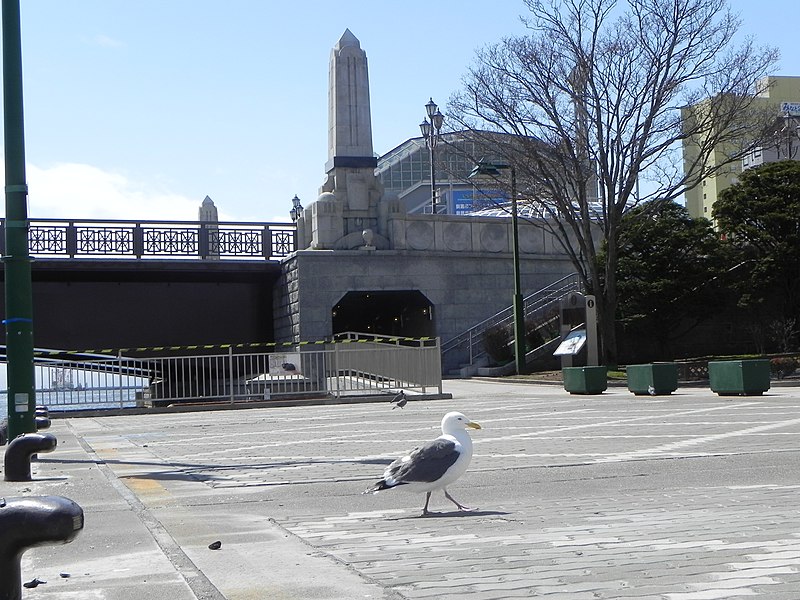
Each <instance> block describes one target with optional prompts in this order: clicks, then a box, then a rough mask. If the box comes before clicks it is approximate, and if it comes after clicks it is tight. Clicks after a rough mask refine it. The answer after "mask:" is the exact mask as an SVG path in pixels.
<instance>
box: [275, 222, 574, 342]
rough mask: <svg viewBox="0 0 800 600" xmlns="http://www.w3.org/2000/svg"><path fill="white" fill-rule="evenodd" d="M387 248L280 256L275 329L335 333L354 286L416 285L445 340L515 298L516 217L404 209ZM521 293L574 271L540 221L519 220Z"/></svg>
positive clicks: (284, 334)
mask: <svg viewBox="0 0 800 600" xmlns="http://www.w3.org/2000/svg"><path fill="white" fill-rule="evenodd" d="M389 230H390V232H391V238H390V242H391V244H392V249H390V250H376V249H372V250H366V249H364V248H363V246H364V245H365V243H364V242H363V241H362V242H361V246H362V247H360V248H356V249H352V250H310V249H309V250H301V251H298V252H296V253H295V254H294V255H292V256H291V257H289V258H287V259H285V260H284V261H283V274H282V276H281V280H280V282H279V284H278V286H276V290H275V299H274V306H275V317H276V318H275V336H276V340H278V341H285V342H289V341H292V342H299V341H315V340H319V339H323V338H328V337H330V336H331V335H332V334H333V329H332V316H331V311H332V310H333V307H334V306H336V304H337V302H339V300H341V298H342V297H343V296H344V295H345V294H346V293H347V292H350V291H390V290H417V291H419V292H421V293H422V294H424V295H425V296H426V297H427V298H428V299H429V300H430V301H431V303H432V304H433V306H434V310H433V319H434V330H435V332H436V335H437V336H439V337H441V338H442V340H443V341H446V340H448V339H450V338H451V337H454V336H455V335H458V334H459V333H461V332H463V331H464V330H466V329H468V328H470V327H471V326H473V325H475V324H476V323H478V322H480V321H482V320H483V319H486V318H488V317H490V316H492V315H493V314H495V313H496V312H498V311H500V310H502V309H504V308H506V307H507V306H509V305H510V304H511V298H512V294H513V259H512V254H511V242H510V240H511V220H510V219H498V218H484V219H477V218H473V217H453V216H445V215H438V216H433V215H403V216H402V217H398V218H394V219H391V220H390V227H389ZM520 271H521V280H522V292H523V295H527V294H530V293H532V292H534V291H536V290H539V289H541V288H543V287H545V286H546V285H548V284H549V283H551V282H553V281H556V280H558V279H560V278H562V277H564V276H566V275H569V274H570V273H572V272H574V269H573V268H572V265H571V263H570V262H569V259H568V258H567V256H566V255H565V254H564V253H563V252H562V251H560V249H559V247H558V245H557V244H556V243H555V240H554V239H553V238H552V237H551V236H550V235H549V234H547V233H546V232H544V231H543V230H542V229H540V228H537V227H534V226H532V225H530V224H526V223H520Z"/></svg>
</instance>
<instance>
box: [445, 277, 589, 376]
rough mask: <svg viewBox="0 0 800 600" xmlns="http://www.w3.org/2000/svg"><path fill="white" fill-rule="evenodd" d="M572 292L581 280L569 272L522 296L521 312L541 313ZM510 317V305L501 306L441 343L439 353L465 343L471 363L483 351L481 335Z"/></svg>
mask: <svg viewBox="0 0 800 600" xmlns="http://www.w3.org/2000/svg"><path fill="white" fill-rule="evenodd" d="M575 291H581V281H580V277H579V276H578V274H577V273H572V274H570V275H567V276H566V277H562V278H561V279H559V280H557V281H554V282H553V283H551V284H549V285H547V286H546V287H544V288H542V289H540V290H537V291H535V292H533V293H532V294H529V295H528V296H526V297H525V298H524V299H523V314H524V316H525V317H526V318H527V317H531V316H534V315H537V314H539V315H542V314H544V313H545V312H546V310H547V309H548V308H551V307H552V306H553V305H555V303H556V302H558V301H560V300H561V299H562V298H563V297H564V296H566V295H567V294H569V293H570V292H575ZM513 320H514V314H513V307H511V306H509V307H507V308H504V309H503V310H501V311H499V312H497V313H495V314H494V315H492V316H491V317H489V318H487V319H484V320H483V321H481V322H480V323H478V324H476V325H473V326H472V327H470V328H469V329H467V330H466V331H464V332H462V333H460V334H458V335H456V336H454V337H452V338H450V339H449V340H447V341H446V342H444V343H443V344H442V356H443V357H444V355H445V354H447V353H448V352H452V351H454V350H456V349H457V348H463V347H464V346H465V345H466V346H467V348H468V350H469V364H473V363H474V362H475V360H476V359H478V358H480V357H481V356H483V355H484V354H485V351H484V350H483V348H482V344H483V335H482V334H483V333H484V332H485V331H486V330H487V329H490V328H491V327H495V326H498V325H509V324H511V323H512V322H513Z"/></svg>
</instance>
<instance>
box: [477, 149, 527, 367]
mask: <svg viewBox="0 0 800 600" xmlns="http://www.w3.org/2000/svg"><path fill="white" fill-rule="evenodd" d="M501 169H509V170H510V171H511V249H512V256H513V260H514V297H513V302H512V305H511V306H512V311H513V313H512V314H513V316H514V364H515V366H516V370H517V374H518V375H519V374H522V373H523V372H525V307H524V304H523V299H522V284H521V276H520V263H519V218H518V212H517V171H516V169H515V168H514V165H511V164H508V163H490V162H487V161H483V160H481V161H479V162H478V164H477V165H475V168H474V169H472V172H471V173H470V174H469V178H472V177H477V176H479V175H490V176H493V177H497V176H498V175H499V174H500V170H501Z"/></svg>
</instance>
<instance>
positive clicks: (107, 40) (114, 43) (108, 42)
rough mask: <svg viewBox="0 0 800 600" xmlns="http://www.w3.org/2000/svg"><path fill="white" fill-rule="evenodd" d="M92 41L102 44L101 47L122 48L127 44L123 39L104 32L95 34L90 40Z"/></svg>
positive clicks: (94, 43) (98, 44)
mask: <svg viewBox="0 0 800 600" xmlns="http://www.w3.org/2000/svg"><path fill="white" fill-rule="evenodd" d="M90 43H91V44H93V45H95V46H100V47H101V48H121V47H122V46H124V45H125V44H123V43H122V42H121V41H119V40H116V39H114V38H112V37H111V36H108V35H105V34H103V33H98V34H97V35H96V36H94V37H93V38H92V39H91V40H90Z"/></svg>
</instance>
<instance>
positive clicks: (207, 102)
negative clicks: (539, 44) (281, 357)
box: [21, 0, 800, 221]
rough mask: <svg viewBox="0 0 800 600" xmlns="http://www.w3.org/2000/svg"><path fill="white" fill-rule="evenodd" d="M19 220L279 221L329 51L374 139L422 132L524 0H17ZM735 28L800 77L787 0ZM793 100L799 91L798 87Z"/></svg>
mask: <svg viewBox="0 0 800 600" xmlns="http://www.w3.org/2000/svg"><path fill="white" fill-rule="evenodd" d="M21 4H22V7H21V8H22V36H23V68H24V95H25V120H26V123H25V129H26V153H27V161H28V183H29V187H30V199H29V205H30V209H29V212H30V215H31V217H39V218H44V217H54V218H55V217H58V218H65V217H71V218H130V219H142V218H150V219H184V220H194V219H196V217H197V208H198V207H199V205H200V202H201V201H202V200H203V198H204V197H205V196H206V195H209V196H210V197H211V198H212V199H213V200H214V202H215V203H216V205H217V207H218V209H219V211H220V218H221V219H224V220H242V221H271V220H286V219H287V211H288V209H289V208H290V206H291V202H290V200H291V198H292V196H293V195H294V194H297V195H298V196H299V197H300V198H301V200H302V202H303V204H304V205H308V204H309V203H310V202H312V201H313V200H314V199H315V198H316V196H317V194H318V190H319V187H320V185H321V184H322V183H323V181H324V175H325V174H324V164H325V161H326V160H327V118H328V115H327V90H328V59H329V55H330V50H331V48H332V47H333V45H334V44H335V43H336V42H337V41H338V39H339V37H340V36H341V35H342V33H343V32H344V30H345V28H349V29H350V30H351V31H352V32H353V33H354V34H355V35H356V37H358V38H359V39H360V41H361V46H362V48H363V49H364V50H366V52H367V57H368V59H369V69H370V90H371V104H372V121H373V123H372V128H373V141H374V148H375V151H376V152H378V153H384V152H386V151H388V150H390V149H392V148H393V147H395V146H396V145H398V144H400V143H402V142H403V141H404V140H406V139H408V138H410V137H414V136H417V135H419V127H418V125H419V122H420V121H421V120H422V118H423V116H424V104H425V103H426V102H427V101H428V98H429V97H431V96H432V97H433V98H434V100H435V101H436V102H438V103H439V105H440V106H442V107H444V105H445V104H446V102H447V99H448V97H449V96H450V94H451V93H453V92H454V91H455V90H457V89H458V88H459V84H460V80H461V77H462V75H463V74H464V72H465V71H466V69H467V67H468V65H469V64H470V63H471V62H472V60H473V56H474V51H475V49H476V48H479V47H482V46H485V45H487V44H490V43H493V42H495V41H499V40H500V39H501V38H502V37H503V36H506V35H515V34H521V33H523V32H524V26H523V25H522V24H521V23H520V20H519V16H520V15H521V14H524V13H525V6H524V4H523V3H522V2H521V1H516V0H513V1H512V0H501V1H500V2H497V3H486V2H485V1H484V2H477V1H474V0H435V1H432V0H405V1H404V2H403V3H397V2H386V1H381V0H379V1H375V0H372V1H369V2H368V1H356V0H340V1H339V2H330V1H325V2H323V1H318V0H311V1H309V0H306V1H304V2H297V1H296V2H285V3H284V2H281V3H278V2H272V1H270V0H229V1H227V2H220V1H219V0H134V1H131V0H69V1H68V2H65V1H64V0H22V2H21ZM731 5H732V7H733V8H734V10H736V11H739V12H740V13H741V16H742V18H743V20H744V23H743V26H742V31H741V32H742V34H747V35H752V36H755V37H756V39H757V40H758V41H759V42H761V43H769V44H772V45H775V46H777V47H779V48H780V49H781V52H782V61H781V66H780V68H779V69H778V71H777V72H776V73H775V74H782V75H800V51H799V50H798V47H799V46H798V44H797V23H798V22H800V9H799V8H797V5H796V2H795V0H765V1H762V2H758V3H756V2H752V1H750V0H734V1H733V2H731ZM798 101H800V99H798Z"/></svg>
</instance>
